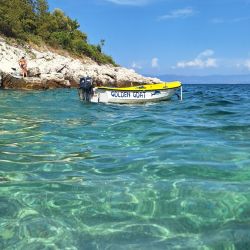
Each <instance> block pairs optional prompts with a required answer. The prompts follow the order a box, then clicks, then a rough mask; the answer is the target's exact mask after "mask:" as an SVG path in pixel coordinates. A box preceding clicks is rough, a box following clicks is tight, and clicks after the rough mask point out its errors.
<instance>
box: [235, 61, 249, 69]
mask: <svg viewBox="0 0 250 250" xmlns="http://www.w3.org/2000/svg"><path fill="white" fill-rule="evenodd" d="M237 67H239V68H241V67H244V68H247V69H248V70H250V59H247V60H244V61H243V62H242V63H238V64H237Z"/></svg>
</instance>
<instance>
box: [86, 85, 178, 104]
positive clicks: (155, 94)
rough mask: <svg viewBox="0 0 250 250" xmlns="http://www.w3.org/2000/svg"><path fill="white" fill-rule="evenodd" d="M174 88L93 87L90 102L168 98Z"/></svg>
mask: <svg viewBox="0 0 250 250" xmlns="http://www.w3.org/2000/svg"><path fill="white" fill-rule="evenodd" d="M175 92H176V89H166V90H154V91H143V90H142V91H120V90H106V89H98V88H94V90H93V96H92V97H91V99H90V102H93V103H99V102H102V103H120V104H135V103H145V102H157V101H163V100H169V99H171V97H172V96H173V95H174V93H175Z"/></svg>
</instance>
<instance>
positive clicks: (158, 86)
mask: <svg viewBox="0 0 250 250" xmlns="http://www.w3.org/2000/svg"><path fill="white" fill-rule="evenodd" d="M179 87H181V82H179V81H175V82H163V83H156V84H145V85H140V86H134V87H126V88H111V87H98V89H105V90H116V91H151V90H164V89H176V88H179Z"/></svg>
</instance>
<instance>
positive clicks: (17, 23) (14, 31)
mask: <svg viewBox="0 0 250 250" xmlns="http://www.w3.org/2000/svg"><path fill="white" fill-rule="evenodd" d="M0 3H1V4H0V33H2V34H3V35H5V36H7V37H13V38H15V39H19V40H22V41H27V42H33V43H37V44H39V43H42V42H45V43H47V44H49V45H51V46H53V47H59V48H63V49H66V50H68V51H70V52H72V53H75V54H77V55H86V56H89V57H90V58H92V59H93V60H95V61H96V62H98V63H111V64H115V63H114V61H113V59H112V58H111V57H110V56H107V55H105V54H104V53H102V49H101V48H102V46H103V45H104V42H103V43H101V45H100V44H98V45H91V44H89V43H88V42H87V35H86V34H85V33H84V32H82V31H80V30H79V28H80V25H79V23H78V22H77V20H73V19H71V18H70V17H68V16H66V15H65V13H64V12H63V11H62V10H60V9H56V10H54V11H53V12H52V13H51V12H49V6H48V2H47V0H0ZM103 41H104V40H103Z"/></svg>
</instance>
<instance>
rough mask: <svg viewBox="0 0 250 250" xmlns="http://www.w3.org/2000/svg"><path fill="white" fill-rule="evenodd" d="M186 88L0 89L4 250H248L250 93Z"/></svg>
mask: <svg viewBox="0 0 250 250" xmlns="http://www.w3.org/2000/svg"><path fill="white" fill-rule="evenodd" d="M184 89H185V93H184V101H183V102H179V101H178V100H176V99H175V98H174V99H173V100H172V101H170V102H161V103H156V104H148V105H136V106H129V105H98V104H97V105H94V104H90V105H85V104H83V103H81V102H80V101H79V100H78V96H77V93H76V90H55V91H46V92H16V91H0V249H249V248H250V85H239V86H236V85H221V86H213V85H202V86H199V85H186V86H185V87H184Z"/></svg>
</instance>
